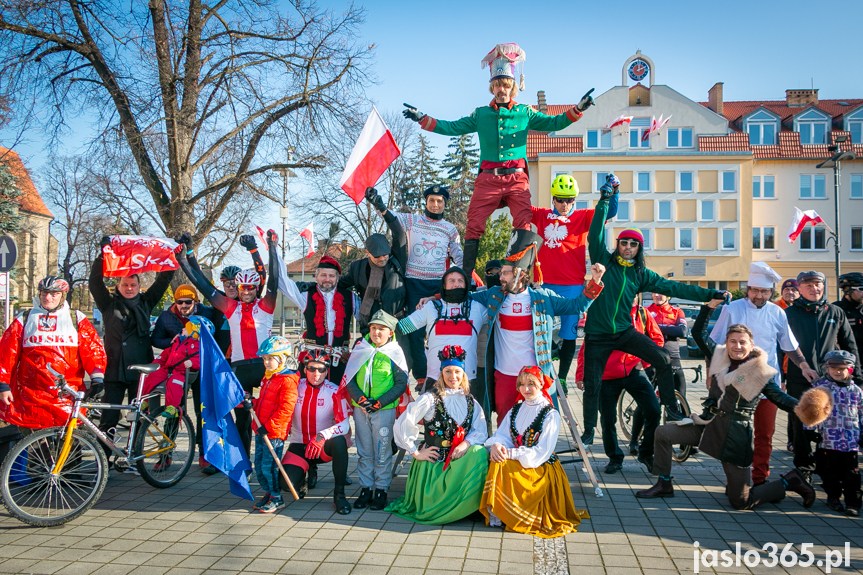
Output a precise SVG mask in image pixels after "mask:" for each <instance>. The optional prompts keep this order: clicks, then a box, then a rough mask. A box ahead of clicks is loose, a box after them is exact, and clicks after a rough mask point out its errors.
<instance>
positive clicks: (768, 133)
mask: <svg viewBox="0 0 863 575" xmlns="http://www.w3.org/2000/svg"><path fill="white" fill-rule="evenodd" d="M744 124H745V126H746V132H747V133H748V134H749V143H750V144H752V145H753V146H765V145H770V146H772V145H774V144H775V143H776V129H777V118H776V117H775V116H773V115H772V114H770V113H768V112H766V111H765V110H758V111H757V112H755V113H754V114H752V115H751V116H749V118H747V119H746V121H745V122H744Z"/></svg>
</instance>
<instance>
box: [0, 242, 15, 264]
mask: <svg viewBox="0 0 863 575" xmlns="http://www.w3.org/2000/svg"><path fill="white" fill-rule="evenodd" d="M17 259H18V246H17V245H16V244H15V239H14V238H12V237H11V236H0V272H8V271H9V270H11V269H12V268H13V267H14V266H15V261H16V260H17Z"/></svg>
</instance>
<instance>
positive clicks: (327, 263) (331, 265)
mask: <svg viewBox="0 0 863 575" xmlns="http://www.w3.org/2000/svg"><path fill="white" fill-rule="evenodd" d="M369 251H371V250H369ZM318 269H332V270H336V271H337V272H338V273H342V266H341V265H340V264H339V262H338V261H337V260H336V259H335V258H332V257H330V256H324V257H322V258H321V261H319V262H318Z"/></svg>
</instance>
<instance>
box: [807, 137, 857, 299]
mask: <svg viewBox="0 0 863 575" xmlns="http://www.w3.org/2000/svg"><path fill="white" fill-rule="evenodd" d="M846 140H848V136H847V134H838V135H836V136H834V137H833V142H834V143H833V144H831V145H829V146H827V150H828V151H829V152H830V153H831V154H833V155H832V156H830V159H828V160H824V161H823V162H821V163H820V164H818V165H817V166H815V167H816V168H819V169H821V168H833V210H834V211H835V215H836V228H835V229H834V230H833V250H834V254H835V258H836V261H835V264H834V265H835V267H836V297H837V299H842V290H840V289H839V274H840V273H841V271H840V270H841V266H840V263H839V248H840V245H841V243H840V241H839V235H840V233H841V231H842V225H841V223H840V221H839V165H840V164H841V163H842V160H855V159H857V155H856V154H855V153H854V152H850V151H848V152H840V151H839V144H841V143H843V142H845V141H846Z"/></svg>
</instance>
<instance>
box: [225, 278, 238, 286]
mask: <svg viewBox="0 0 863 575" xmlns="http://www.w3.org/2000/svg"><path fill="white" fill-rule="evenodd" d="M222 285H223V286H225V287H237V282H235V281H234V280H222Z"/></svg>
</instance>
